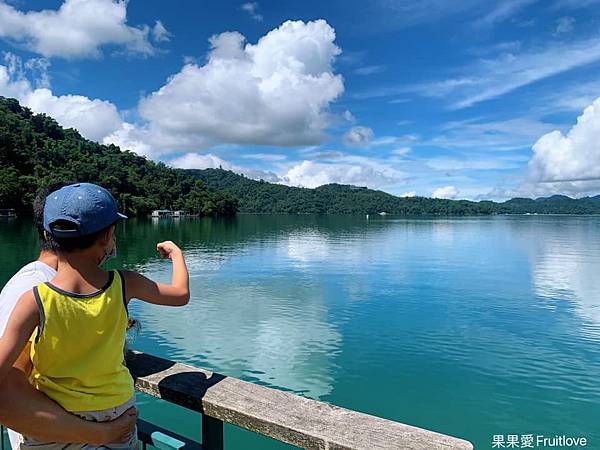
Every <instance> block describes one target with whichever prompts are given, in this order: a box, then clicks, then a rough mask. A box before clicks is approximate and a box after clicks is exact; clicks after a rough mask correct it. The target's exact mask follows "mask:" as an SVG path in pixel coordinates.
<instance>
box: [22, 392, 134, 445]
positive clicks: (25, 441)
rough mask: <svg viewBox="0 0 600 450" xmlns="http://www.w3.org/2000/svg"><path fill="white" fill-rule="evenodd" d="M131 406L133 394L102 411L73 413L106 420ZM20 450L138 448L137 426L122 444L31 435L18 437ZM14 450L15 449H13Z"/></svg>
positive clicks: (85, 417) (93, 419)
mask: <svg viewBox="0 0 600 450" xmlns="http://www.w3.org/2000/svg"><path fill="white" fill-rule="evenodd" d="M132 406H135V396H134V397H132V398H130V399H129V400H128V401H127V402H125V403H123V404H122V405H119V406H117V407H115V408H109V409H105V410H102V411H78V412H73V414H75V415H77V416H79V417H81V418H82V419H85V420H89V421H92V422H108V421H110V420H114V419H116V418H117V417H119V416H121V415H122V414H123V413H124V412H125V411H127V410H128V409H129V408H131V407H132ZM17 448H18V449H20V450H93V449H111V450H112V449H114V450H128V449H136V450H137V448H138V440H137V428H136V430H135V432H134V433H133V436H132V437H131V439H130V440H129V442H126V443H123V444H108V445H100V446H96V445H89V444H62V443H56V442H40V441H38V440H36V439H33V438H31V437H27V436H22V437H21V439H20V443H19V446H18V447H17ZM15 450H16V449H15Z"/></svg>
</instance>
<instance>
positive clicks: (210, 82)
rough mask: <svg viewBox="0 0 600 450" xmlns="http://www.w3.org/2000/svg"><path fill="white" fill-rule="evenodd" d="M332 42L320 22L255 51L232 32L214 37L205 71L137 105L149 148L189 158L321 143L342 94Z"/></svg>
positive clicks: (298, 26)
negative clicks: (207, 152) (231, 147)
mask: <svg viewBox="0 0 600 450" xmlns="http://www.w3.org/2000/svg"><path fill="white" fill-rule="evenodd" d="M334 41H335V31H334V30H333V28H331V27H330V26H329V25H328V24H327V22H325V21H324V20H316V21H313V22H308V23H305V22H302V21H295V22H292V21H288V22H285V23H284V24H282V25H281V26H280V27H279V28H276V29H274V30H272V31H270V32H269V33H267V34H266V35H265V36H263V37H262V38H260V39H259V41H258V42H257V43H256V44H249V43H247V44H244V42H245V38H244V37H243V36H242V35H241V34H240V33H237V32H227V33H222V34H219V35H216V36H213V37H212V38H211V39H210V43H211V46H212V48H211V51H210V52H209V54H208V58H207V62H206V64H205V65H203V66H201V65H198V64H194V63H189V64H186V65H185V66H184V67H183V68H182V69H181V71H180V72H178V73H177V74H175V75H173V76H171V77H170V78H169V80H168V81H167V83H166V84H165V85H164V86H163V87H161V88H160V89H159V90H158V91H156V92H154V93H152V94H150V95H149V96H147V97H146V98H144V99H142V100H141V101H140V104H139V113H140V116H141V117H142V118H143V119H144V120H145V121H147V125H148V130H149V133H150V136H151V140H152V144H153V145H155V146H157V147H159V148H161V149H162V150H164V151H170V150H173V151H182V150H187V151H189V150H197V149H198V148H200V147H206V146H209V145H214V144H218V143H234V144H246V145H247V144H252V145H276V146H299V145H314V144H317V143H319V142H321V141H322V139H323V137H324V130H325V128H326V127H327V126H328V125H329V124H330V122H331V121H332V115H331V114H330V113H329V112H328V106H329V104H330V103H331V102H333V101H334V100H335V99H336V98H337V97H338V96H339V95H340V94H341V93H342V92H343V91H344V84H343V79H342V77H341V75H337V74H335V73H334V72H333V69H332V63H333V60H334V58H335V57H336V55H338V54H339V53H340V49H339V48H338V47H337V46H336V45H335V43H334Z"/></svg>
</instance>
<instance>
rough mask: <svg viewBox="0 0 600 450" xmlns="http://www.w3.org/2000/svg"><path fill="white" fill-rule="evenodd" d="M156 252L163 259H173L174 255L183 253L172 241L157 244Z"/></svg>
mask: <svg viewBox="0 0 600 450" xmlns="http://www.w3.org/2000/svg"><path fill="white" fill-rule="evenodd" d="M156 250H157V251H158V253H160V256H162V257H163V258H172V257H173V254H176V253H181V250H180V249H179V247H177V245H175V243H174V242H172V241H165V242H159V243H158V244H156Z"/></svg>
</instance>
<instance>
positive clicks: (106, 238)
mask: <svg viewBox="0 0 600 450" xmlns="http://www.w3.org/2000/svg"><path fill="white" fill-rule="evenodd" d="M115 228H116V226H115V225H111V226H110V227H108V229H107V230H106V232H104V233H102V235H101V236H100V243H101V244H102V246H105V245H106V244H108V243H109V242H110V240H111V239H112V238H113V236H114V234H115Z"/></svg>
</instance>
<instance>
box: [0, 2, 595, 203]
mask: <svg viewBox="0 0 600 450" xmlns="http://www.w3.org/2000/svg"><path fill="white" fill-rule="evenodd" d="M0 54H1V55H2V59H1V60H0V95H4V96H10V97H16V98H18V99H19V100H20V101H21V103H23V104H25V105H27V106H29V107H30V108H32V109H33V110H35V111H38V112H45V113H48V114H49V115H52V116H53V117H55V118H56V119H57V120H58V121H59V122H60V123H61V124H62V125H64V126H71V127H75V128H77V129H79V130H80V132H81V133H82V134H83V135H84V136H86V137H89V138H91V139H94V140H97V141H99V142H104V143H116V144H118V145H121V146H122V147H123V148H129V149H131V150H133V151H136V152H137V153H140V154H142V155H144V156H147V157H148V158H151V159H155V160H162V161H165V162H167V163H168V164H171V165H173V166H176V167H185V168H204V167H218V166H222V167H224V168H231V169H233V170H235V171H238V172H242V173H245V174H246V175H247V176H250V177H253V178H263V179H266V180H269V181H274V182H280V183H286V184H290V185H300V186H308V187H314V186H318V185H320V184H324V183H330V182H339V183H347V184H356V185H366V186H369V187H373V188H377V189H382V190H385V191H388V192H391V193H394V194H397V195H423V196H432V195H433V196H438V197H447V198H469V199H484V198H486V199H487V198H491V199H504V198H508V197H513V196H540V195H550V194H555V193H564V194H568V195H573V196H583V195H591V194H597V193H599V192H600V181H599V180H600V101H596V99H598V98H599V97H600V76H599V74H600V71H599V69H600V1H598V0H578V1H576V0H544V1H541V0H537V1H536V0H496V1H486V2H483V1H481V2H478V1H472V0H463V1H461V2H450V1H446V0H422V1H407V0H373V1H370V2H352V1H345V2H342V1H337V0H333V1H328V2H316V1H305V2H275V1H259V2H243V1H237V2H236V1H221V2H213V3H211V2H198V1H183V0H181V1H177V2H168V3H167V2H161V1H151V0H145V1H141V0H130V1H129V2H119V1H112V0H67V1H64V2H63V1H36V2H26V1H22V0H11V1H4V2H2V1H0Z"/></svg>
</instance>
